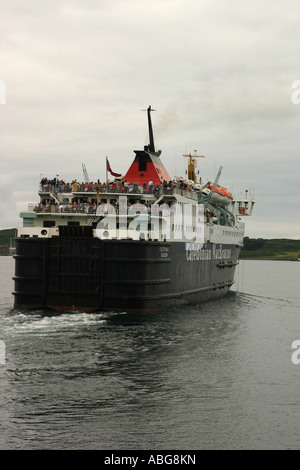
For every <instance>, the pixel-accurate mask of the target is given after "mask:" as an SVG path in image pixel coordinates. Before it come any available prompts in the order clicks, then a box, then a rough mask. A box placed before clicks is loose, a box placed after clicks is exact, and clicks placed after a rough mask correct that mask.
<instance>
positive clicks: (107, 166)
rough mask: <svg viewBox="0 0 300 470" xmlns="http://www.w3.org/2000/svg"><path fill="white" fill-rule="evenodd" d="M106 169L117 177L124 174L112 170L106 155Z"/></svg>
mask: <svg viewBox="0 0 300 470" xmlns="http://www.w3.org/2000/svg"><path fill="white" fill-rule="evenodd" d="M106 169H107V171H109V172H110V174H111V175H112V176H115V177H116V178H118V177H119V176H122V175H121V174H120V173H114V172H113V171H112V169H111V167H110V164H109V161H108V158H107V157H106Z"/></svg>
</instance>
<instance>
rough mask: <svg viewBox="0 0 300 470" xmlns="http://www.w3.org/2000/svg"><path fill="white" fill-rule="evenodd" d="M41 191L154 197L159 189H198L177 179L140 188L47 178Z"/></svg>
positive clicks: (42, 183) (149, 183) (118, 181)
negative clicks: (91, 192) (152, 195)
mask: <svg viewBox="0 0 300 470" xmlns="http://www.w3.org/2000/svg"><path fill="white" fill-rule="evenodd" d="M40 184H41V186H42V189H43V191H45V192H46V191H47V190H48V186H49V185H51V186H54V187H55V189H56V190H57V191H58V192H65V193H70V192H76V191H80V192H85V191H97V190H98V189H99V191H100V192H102V193H103V192H117V193H128V192H129V193H130V192H134V193H151V194H154V195H158V194H159V193H160V191H161V188H170V189H171V188H174V187H178V188H180V189H185V190H194V189H198V188H197V187H196V188H195V187H194V184H192V182H190V181H187V180H186V179H185V178H178V179H177V180H172V181H165V180H164V181H163V182H162V183H161V184H153V181H152V180H150V181H149V182H148V183H147V184H146V183H143V185H142V186H140V185H138V184H137V183H129V182H128V181H126V180H114V181H109V182H107V183H101V182H90V183H87V182H82V183H80V182H78V181H77V180H74V181H72V182H71V183H66V182H65V181H64V180H62V179H58V178H53V179H52V180H49V179H48V178H42V180H41V182H40Z"/></svg>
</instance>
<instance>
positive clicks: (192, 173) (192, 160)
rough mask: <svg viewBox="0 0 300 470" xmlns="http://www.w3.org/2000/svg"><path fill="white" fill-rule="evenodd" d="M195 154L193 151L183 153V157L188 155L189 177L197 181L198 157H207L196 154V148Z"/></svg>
mask: <svg viewBox="0 0 300 470" xmlns="http://www.w3.org/2000/svg"><path fill="white" fill-rule="evenodd" d="M194 152H195V155H192V154H191V153H189V154H187V155H186V154H185V155H183V157H187V158H188V159H189V162H188V179H189V180H191V181H194V183H197V178H196V168H197V160H196V159H197V158H205V155H196V153H197V150H194Z"/></svg>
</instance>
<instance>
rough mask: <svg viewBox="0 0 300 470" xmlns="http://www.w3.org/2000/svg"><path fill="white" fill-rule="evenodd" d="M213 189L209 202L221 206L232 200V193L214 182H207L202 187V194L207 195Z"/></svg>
mask: <svg viewBox="0 0 300 470" xmlns="http://www.w3.org/2000/svg"><path fill="white" fill-rule="evenodd" d="M212 189H213V194H212V195H211V202H212V203H213V204H219V205H221V206H228V204H230V203H231V202H232V194H231V193H230V192H229V191H228V190H227V189H226V188H223V187H222V186H219V185H218V184H216V185H214V183H207V185H206V186H205V187H204V188H203V189H202V194H203V195H204V196H209V195H210V193H211V191H212Z"/></svg>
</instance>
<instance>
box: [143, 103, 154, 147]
mask: <svg viewBox="0 0 300 470" xmlns="http://www.w3.org/2000/svg"><path fill="white" fill-rule="evenodd" d="M142 111H147V115H148V129H149V145H148V150H149V152H153V153H154V152H155V147H154V137H153V129H152V122H151V111H156V109H152V108H151V104H150V105H149V107H148V109H142Z"/></svg>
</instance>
